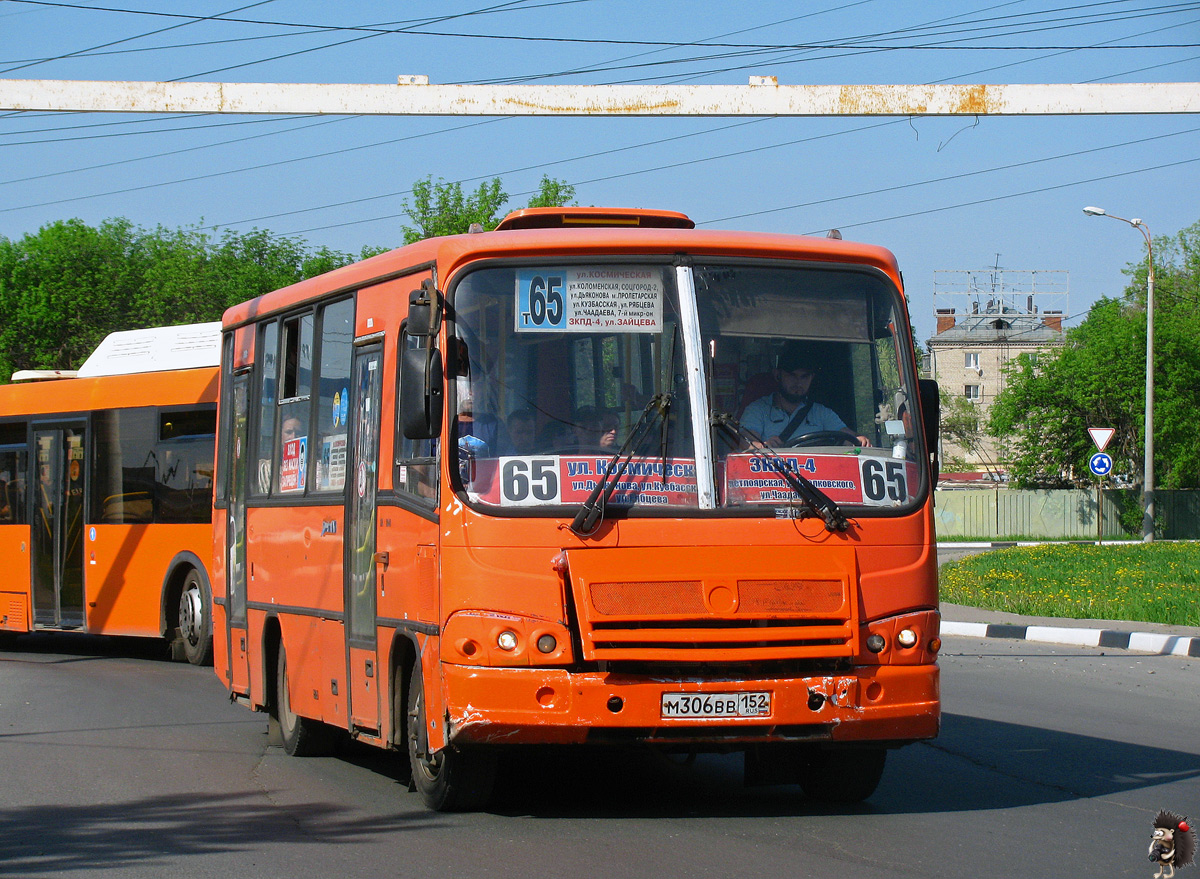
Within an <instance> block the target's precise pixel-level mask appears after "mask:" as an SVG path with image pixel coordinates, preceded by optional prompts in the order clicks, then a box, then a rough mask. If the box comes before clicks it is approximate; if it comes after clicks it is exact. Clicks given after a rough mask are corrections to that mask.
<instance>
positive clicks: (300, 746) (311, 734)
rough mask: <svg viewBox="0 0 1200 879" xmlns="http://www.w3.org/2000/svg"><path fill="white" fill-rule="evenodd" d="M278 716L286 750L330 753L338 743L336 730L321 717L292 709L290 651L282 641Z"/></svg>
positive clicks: (294, 754)
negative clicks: (315, 717)
mask: <svg viewBox="0 0 1200 879" xmlns="http://www.w3.org/2000/svg"><path fill="white" fill-rule="evenodd" d="M275 719H276V720H277V721H278V722H279V735H280V737H281V738H282V739H283V750H284V751H286V752H287V753H288V755H289V756H291V757H327V756H329V755H330V754H332V753H333V750H334V746H335V744H336V743H337V734H336V731H335V730H334V729H333V728H332V727H330V726H328V725H326V724H324V723H322V722H321V721H319V720H313V719H312V718H309V717H301V716H300V715H299V714H297V713H296V712H294V711H292V700H291V698H290V697H289V695H288V673H287V653H286V652H285V651H284V649H283V643H282V642H280V644H279V661H278V662H277V663H276V664H275Z"/></svg>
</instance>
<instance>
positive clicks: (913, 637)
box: [896, 629, 917, 647]
mask: <svg viewBox="0 0 1200 879" xmlns="http://www.w3.org/2000/svg"><path fill="white" fill-rule="evenodd" d="M896 643H897V644H899V645H900V646H901V647H912V646H914V645H915V644H916V643H917V633H916V632H914V631H913V630H912V629H901V630H900V631H899V632H897V633H896Z"/></svg>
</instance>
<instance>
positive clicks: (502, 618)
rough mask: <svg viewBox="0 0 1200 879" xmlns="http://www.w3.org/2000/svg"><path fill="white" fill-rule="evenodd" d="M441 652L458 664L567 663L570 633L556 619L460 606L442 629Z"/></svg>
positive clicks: (568, 661)
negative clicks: (461, 608) (462, 608)
mask: <svg viewBox="0 0 1200 879" xmlns="http://www.w3.org/2000/svg"><path fill="white" fill-rule="evenodd" d="M441 654H442V659H443V660H445V661H446V662H453V663H457V664H459V665H479V666H492V667H505V666H507V667H515V666H534V665H566V664H568V663H570V662H571V660H572V656H571V633H570V632H569V631H567V628H566V626H564V625H563V624H562V623H561V622H558V621H556V620H547V619H539V618H537V617H527V616H521V615H518V614H509V613H498V612H495V611H486V610H460V611H457V612H455V613H452V614H451V615H450V618H449V619H448V620H447V621H446V626H445V628H444V629H443V630H442V637H441Z"/></svg>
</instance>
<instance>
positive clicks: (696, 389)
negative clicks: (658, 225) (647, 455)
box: [675, 266, 717, 510]
mask: <svg viewBox="0 0 1200 879" xmlns="http://www.w3.org/2000/svg"><path fill="white" fill-rule="evenodd" d="M675 286H676V288H677V289H678V291H679V318H680V323H681V325H682V330H683V360H684V368H685V369H686V370H687V391H688V403H689V406H688V411H689V412H691V415H692V436H693V437H694V438H695V444H696V448H695V451H696V489H697V500H698V503H699V507H700V509H702V510H712V509H715V508H716V505H717V489H716V479H715V476H714V473H715V472H716V471H715V469H714V467H713V447H712V431H711V430H710V429H709V425H708V421H709V412H708V378H707V375H706V374H705V371H704V341H703V339H702V338H701V336H700V317H699V314H698V312H697V310H696V284H695V278H694V275H693V273H692V267H691V266H676V267H675Z"/></svg>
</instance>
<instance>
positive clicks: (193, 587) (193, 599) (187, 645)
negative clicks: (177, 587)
mask: <svg viewBox="0 0 1200 879" xmlns="http://www.w3.org/2000/svg"><path fill="white" fill-rule="evenodd" d="M211 608H212V597H211V596H210V595H209V594H208V587H207V586H206V585H205V584H204V578H203V577H201V576H200V572H199V571H197V570H196V569H195V568H192V569H191V570H190V571H188V575H187V578H186V579H185V580H184V581H183V592H182V593H180V596H179V639H180V641H181V642H182V644H181V646H182V647H183V655H184V658H186V659H187V661H188V662H190V663H191V664H192V665H210V664H212V643H213V641H212V611H211Z"/></svg>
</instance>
